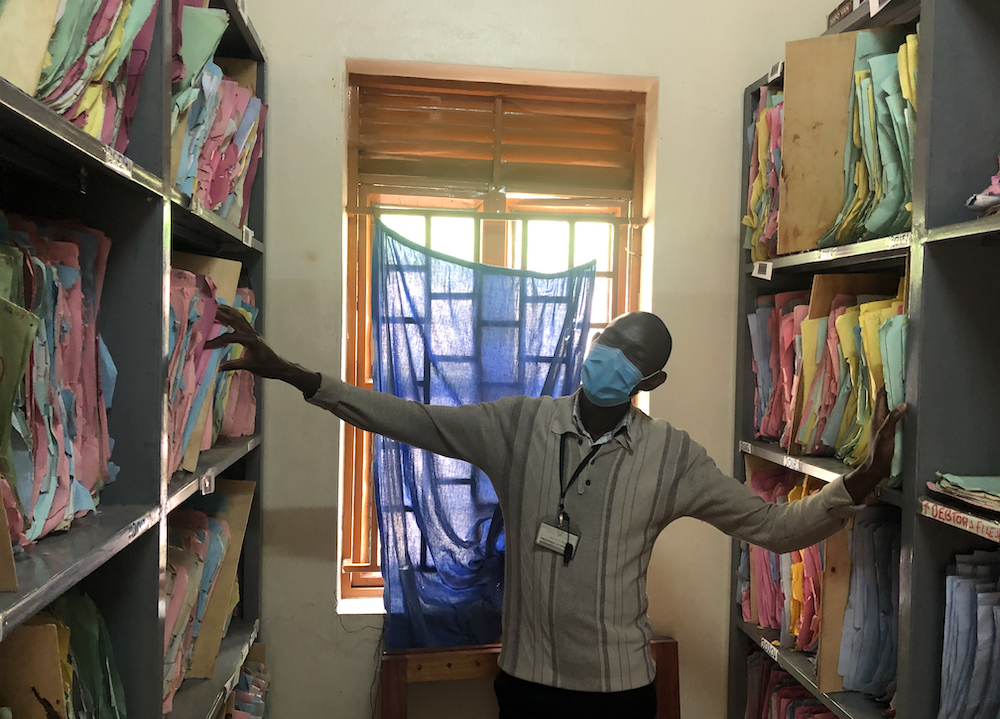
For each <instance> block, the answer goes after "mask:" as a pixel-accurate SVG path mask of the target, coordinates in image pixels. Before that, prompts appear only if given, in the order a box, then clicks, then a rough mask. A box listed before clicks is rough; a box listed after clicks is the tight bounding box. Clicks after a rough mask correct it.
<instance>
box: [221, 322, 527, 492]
mask: <svg viewBox="0 0 1000 719" xmlns="http://www.w3.org/2000/svg"><path fill="white" fill-rule="evenodd" d="M216 316H217V318H218V320H219V321H220V322H221V323H223V324H225V325H227V326H228V327H230V328H232V331H231V332H228V333H226V334H224V335H222V336H221V337H218V338H216V339H214V340H211V341H210V342H207V343H206V345H205V346H206V347H207V348H208V349H216V348H219V347H226V346H228V345H231V344H239V345H242V346H243V348H244V352H243V356H242V357H240V358H239V359H236V360H229V361H226V362H223V363H222V364H221V365H220V367H219V369H220V370H223V371H231V370H246V371H248V372H252V373H253V374H255V375H257V376H259V377H266V378H269V379H277V380H281V381H283V382H287V383H288V384H290V385H292V386H293V387H295V388H296V389H298V390H299V391H301V392H302V394H303V396H304V397H305V398H306V399H307V400H309V401H310V402H311V403H313V404H315V405H317V406H320V407H322V408H324V409H327V410H329V411H330V412H332V413H333V414H335V415H337V416H338V417H340V418H341V419H342V420H344V421H345V422H347V423H349V424H352V425H354V426H355V427H358V428H360V429H363V430H366V431H369V432H374V433H375V434H381V435H384V436H386V437H389V438H390V439H395V440H398V441H400V442H405V443H406V444H410V445H413V446H414V447H418V448H420V449H425V450H428V451H430V452H434V453H435V454H441V455H444V456H447V457H454V458H456V459H462V460H465V461H467V462H471V463H472V464H475V465H476V466H477V467H479V468H480V469H482V470H484V471H486V472H487V473H489V470H490V467H489V466H488V465H490V464H491V463H492V460H493V459H494V455H496V454H497V450H498V449H499V448H500V446H501V445H502V438H503V436H504V424H505V422H504V421H503V419H504V416H503V415H504V412H505V410H506V409H507V403H504V402H494V403H488V404H469V405H463V406H461V407H441V406H433V405H425V404H421V403H419V402H411V401H408V400H404V399H401V398H399V397H395V396H393V395H389V394H386V393H384V392H373V391H371V390H368V389H362V388H360V387H355V386H353V385H350V384H347V383H346V382H341V381H340V380H338V379H335V378H333V377H330V376H328V375H322V374H320V373H318V372H311V371H309V370H307V369H305V368H304V367H301V366H299V365H297V364H294V363H292V362H289V361H288V360H286V359H284V358H282V357H281V356H279V355H278V353H277V352H275V351H274V350H273V349H271V347H270V346H268V344H267V343H266V342H265V341H264V339H263V338H262V337H261V336H260V335H259V334H257V332H256V330H254V329H253V327H252V326H251V325H250V323H249V322H247V321H246V319H245V318H244V317H243V316H242V315H241V314H240V313H239V312H237V311H236V310H234V309H233V308H231V307H226V306H220V307H219V309H218V313H217V315H216Z"/></svg>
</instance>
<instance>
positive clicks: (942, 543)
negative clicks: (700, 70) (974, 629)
mask: <svg viewBox="0 0 1000 719" xmlns="http://www.w3.org/2000/svg"><path fill="white" fill-rule="evenodd" d="M918 20H919V22H920V58H919V62H920V73H919V76H918V88H917V96H918V98H919V102H920V107H919V120H918V123H917V144H916V148H915V149H916V151H915V155H914V167H913V177H914V193H913V194H914V208H913V231H912V233H910V234H909V235H908V236H906V237H902V236H901V237H895V238H884V239H880V240H872V241H869V242H864V243H859V244H857V245H849V246H846V247H838V248H832V249H829V250H814V251H811V252H804V253H801V254H797V255H791V256H787V257H781V258H777V259H775V260H774V261H773V262H772V263H771V266H770V268H768V269H770V273H767V272H763V273H762V272H757V273H755V272H754V269H755V268H754V267H753V264H754V263H751V262H750V258H749V253H748V252H747V251H745V250H744V251H741V252H740V258H739V269H740V272H739V283H740V284H739V294H738V298H739V315H738V328H739V331H738V335H737V373H738V374H737V379H736V389H737V392H736V422H735V428H736V431H735V434H736V438H737V444H736V446H735V447H734V467H735V470H736V472H735V473H736V475H737V477H739V478H743V474H744V468H743V459H742V457H743V454H752V455H755V456H759V457H763V458H764V459H767V460H768V461H772V462H775V463H777V464H779V465H783V466H786V467H791V468H792V469H795V470H796V471H801V472H806V473H808V474H811V475H812V476H814V477H816V478H818V479H821V480H825V481H830V480H832V479H834V478H836V477H837V476H840V475H841V474H843V473H844V472H846V471H849V470H848V468H847V467H845V466H844V465H842V464H840V463H839V462H837V461H836V460H831V459H829V458H815V457H788V456H787V455H786V454H785V453H784V452H783V451H782V450H781V449H780V448H779V447H777V446H775V445H771V444H767V443H763V442H756V441H754V435H753V406H754V405H753V402H754V386H755V382H754V377H753V372H752V369H751V350H750V342H749V336H748V332H747V330H746V324H745V315H746V314H747V312H748V308H750V307H753V306H754V303H755V302H756V299H757V297H758V296H759V295H762V294H770V293H774V292H775V291H783V290H786V289H803V288H806V287H808V286H809V284H808V283H809V281H810V279H811V275H812V274H815V273H819V272H829V271H836V272H856V271H871V270H875V269H878V270H885V269H887V268H895V269H896V270H897V271H899V272H900V274H902V272H903V270H904V268H905V270H906V271H907V276H908V277H909V309H908V312H909V317H910V322H909V327H908V342H909V345H908V347H907V384H906V399H907V404H908V405H909V409H908V412H907V415H906V418H905V420H904V441H903V458H902V459H903V488H902V490H901V491H892V490H879V492H878V493H877V495H876V496H877V498H878V499H880V500H881V501H883V502H886V503H889V504H893V505H895V506H897V507H900V508H901V517H902V530H901V531H902V553H901V554H902V558H901V567H900V570H901V583H900V615H899V616H900V618H899V654H898V656H899V660H898V666H897V695H896V709H897V716H900V717H906V718H907V719H933V717H935V716H936V714H937V708H938V701H939V696H940V682H941V678H940V676H941V650H942V642H943V640H942V637H943V625H944V611H945V575H946V571H947V566H948V564H949V563H950V562H951V561H952V559H953V557H954V555H955V554H956V553H959V552H967V551H970V550H972V549H978V548H983V549H990V548H992V549H995V548H996V545H997V543H998V542H1000V521H998V520H997V519H996V518H995V517H994V516H993V515H991V514H990V513H989V512H987V511H980V510H977V509H975V508H970V507H964V508H959V505H957V504H954V503H952V502H950V501H948V500H946V499H944V498H942V497H938V496H936V495H927V490H926V484H927V482H929V481H933V480H934V479H935V475H936V473H937V472H939V471H946V472H954V473H957V474H982V475H996V474H1000V419H998V416H997V412H996V407H997V406H998V405H1000V372H997V367H1000V332H997V318H998V317H1000V289H998V284H997V277H998V276H1000V217H998V216H994V217H987V218H981V219H975V218H974V217H973V216H972V213H970V212H969V211H968V210H967V209H966V207H965V199H966V198H967V197H968V196H969V195H971V194H973V193H975V192H979V191H981V190H982V188H983V187H985V186H986V184H987V183H988V182H989V178H990V176H991V175H993V174H995V173H996V155H997V152H998V150H1000V125H998V124H997V123H996V121H995V118H996V116H997V114H998V113H1000V81H998V80H997V79H996V77H997V76H996V72H995V70H996V67H997V65H998V64H1000V4H998V3H996V2H995V0H922V1H921V0H891V1H890V2H889V3H888V4H886V5H885V7H884V8H883V9H882V10H881V11H880V12H878V14H876V15H875V16H874V17H871V15H870V9H869V5H868V2H865V3H864V4H863V5H862V6H861V8H859V9H858V10H856V11H854V12H853V13H852V14H851V15H849V16H848V17H846V18H844V19H843V20H842V21H841V22H840V23H838V24H837V25H836V26H835V27H834V28H831V30H830V32H831V33H834V32H845V31H851V30H858V29H864V28H873V27H882V26H886V25H892V24H904V23H912V22H914V21H918ZM828 34H829V33H828ZM975 77H980V78H981V77H989V78H990V80H989V81H988V82H986V83H985V84H984V83H980V82H975V81H974V80H972V78H975ZM778 80H780V77H776V76H775V73H774V72H771V73H769V75H766V76H764V77H762V78H761V79H760V80H758V81H757V82H756V83H754V84H753V85H751V86H750V87H748V88H747V89H746V93H745V98H744V128H745V127H747V126H749V123H750V122H751V118H752V109H753V107H754V97H755V94H756V93H758V92H759V90H760V88H761V87H763V86H765V85H767V84H769V83H770V82H775V81H778ZM743 144H744V146H745V145H746V142H745V141H744V143H743ZM748 152H749V151H748V149H747V148H746V147H745V149H744V163H743V173H744V174H743V187H744V188H746V186H747V182H748V167H749V156H748ZM745 197H746V193H745V192H744V193H743V194H742V198H744V199H743V200H741V218H742V210H743V209H744V208H743V207H742V203H743V202H745ZM767 274H770V280H767V279H762V278H761V276H762V275H767ZM998 516H1000V515H998ZM738 561H739V546H738V543H734V547H733V562H734V563H733V568H734V573H735V569H736V567H737V566H738ZM733 602H734V606H735V596H734V597H733ZM764 636H765V635H764V632H763V631H762V630H760V629H758V628H756V627H751V626H748V625H746V624H744V623H743V622H742V620H741V617H740V615H739V613H738V612H734V613H733V619H732V623H731V632H730V672H729V676H730V687H731V689H730V701H729V717H730V719H741V718H742V716H743V712H744V706H745V699H746V691H745V686H744V682H745V678H746V663H745V661H746V651H747V649H748V648H749V646H750V645H751V643H752V644H756V645H760V640H761V639H762V638H763V637H764ZM765 643H767V642H766V641H765ZM777 661H778V662H779V664H781V665H782V666H783V667H785V668H786V669H787V670H788V671H789V672H791V673H792V674H793V675H794V676H795V677H796V678H797V679H798V681H800V682H801V683H802V684H803V686H805V687H806V688H808V689H809V690H810V691H811V692H812V693H813V694H815V695H816V696H817V697H818V698H819V699H820V700H821V701H822V702H823V703H824V704H825V705H826V706H828V707H829V708H830V709H831V710H833V711H834V713H835V714H837V716H838V717H841V719H867V718H868V717H871V718H872V719H874V717H876V716H880V714H879V713H872V712H873V709H872V706H873V705H872V703H871V702H869V701H868V700H866V699H865V698H864V697H861V696H860V695H856V694H848V693H845V694H836V695H821V694H820V693H819V692H818V689H817V688H816V683H815V673H814V672H813V671H812V669H811V666H810V665H809V660H808V659H807V658H806V657H804V656H803V655H801V654H798V655H797V654H795V653H791V652H782V651H777Z"/></svg>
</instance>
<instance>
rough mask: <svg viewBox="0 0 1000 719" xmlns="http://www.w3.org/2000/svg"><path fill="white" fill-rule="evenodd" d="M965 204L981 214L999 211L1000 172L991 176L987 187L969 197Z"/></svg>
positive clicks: (991, 213) (993, 213) (992, 213)
mask: <svg viewBox="0 0 1000 719" xmlns="http://www.w3.org/2000/svg"><path fill="white" fill-rule="evenodd" d="M965 204H966V206H967V207H968V208H969V209H970V210H976V211H977V212H979V213H980V214H982V215H983V216H986V215H995V214H997V213H998V212H1000V172H998V173H997V174H995V175H994V176H993V179H992V180H991V181H990V186H989V187H987V188H986V189H985V190H983V191H982V192H980V193H977V194H975V195H973V196H972V197H970V198H969V200H968V202H966V203H965Z"/></svg>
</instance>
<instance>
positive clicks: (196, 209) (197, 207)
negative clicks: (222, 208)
mask: <svg viewBox="0 0 1000 719" xmlns="http://www.w3.org/2000/svg"><path fill="white" fill-rule="evenodd" d="M204 210H205V208H204V206H203V205H202V204H201V200H199V199H198V198H197V197H192V198H191V212H193V213H194V214H196V215H200V214H202V212H204Z"/></svg>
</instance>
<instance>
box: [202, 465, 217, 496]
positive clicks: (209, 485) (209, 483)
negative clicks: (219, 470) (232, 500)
mask: <svg viewBox="0 0 1000 719" xmlns="http://www.w3.org/2000/svg"><path fill="white" fill-rule="evenodd" d="M200 484H201V493H202V494H214V493H215V470H214V469H210V470H208V471H207V472H205V474H203V475H201V482H200Z"/></svg>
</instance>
